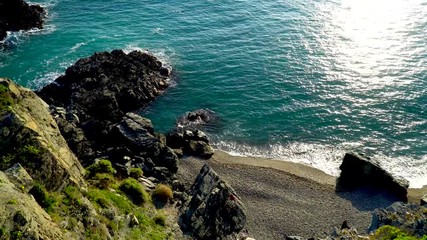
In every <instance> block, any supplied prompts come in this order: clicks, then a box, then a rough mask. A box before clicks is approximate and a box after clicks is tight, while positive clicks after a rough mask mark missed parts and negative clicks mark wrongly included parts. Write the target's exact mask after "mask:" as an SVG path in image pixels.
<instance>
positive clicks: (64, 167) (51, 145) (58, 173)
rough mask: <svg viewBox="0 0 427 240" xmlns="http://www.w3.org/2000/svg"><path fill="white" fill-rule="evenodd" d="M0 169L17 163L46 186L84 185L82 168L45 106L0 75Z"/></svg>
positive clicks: (41, 101) (24, 89)
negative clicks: (0, 101) (0, 102)
mask: <svg viewBox="0 0 427 240" xmlns="http://www.w3.org/2000/svg"><path fill="white" fill-rule="evenodd" d="M0 89H1V91H3V94H0V95H1V98H2V102H3V100H5V99H6V100H7V101H6V102H8V105H9V106H4V107H3V110H1V107H0V136H1V138H0V170H6V169H8V168H10V167H12V166H13V165H15V164H17V163H19V164H20V165H21V166H22V167H23V168H25V170H26V171H27V172H28V173H29V174H30V176H31V177H32V178H33V179H34V180H36V181H38V182H40V183H42V184H43V185H44V186H45V187H46V188H47V189H49V190H57V189H61V188H63V187H65V186H66V185H68V184H69V183H72V184H74V185H77V186H80V187H84V186H85V183H84V179H83V174H84V169H83V167H82V166H81V165H80V163H79V161H78V160H77V158H76V157H75V156H74V154H73V153H72V152H71V151H70V149H69V148H68V145H67V143H66V141H65V140H64V138H63V137H62V135H61V133H60V131H59V129H58V126H57V125H56V122H55V120H53V118H52V117H51V115H50V113H49V110H48V106H47V104H46V103H45V102H43V100H41V99H40V98H39V97H38V96H37V95H36V94H35V93H33V92H32V91H31V90H29V89H26V88H22V87H20V86H18V85H16V84H14V83H13V82H12V81H10V80H8V79H0Z"/></svg>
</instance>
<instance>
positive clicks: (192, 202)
mask: <svg viewBox="0 0 427 240" xmlns="http://www.w3.org/2000/svg"><path fill="white" fill-rule="evenodd" d="M179 214H180V215H179V224H180V226H181V228H182V229H183V231H184V232H190V233H191V234H192V235H193V237H194V238H195V239H223V238H224V237H226V236H228V235H230V234H232V233H236V232H239V231H240V230H242V229H243V228H244V226H245V224H246V212H245V208H244V206H243V203H242V202H241V200H240V198H239V197H238V196H237V194H236V192H235V191H234V190H233V188H231V187H230V186H229V185H228V184H227V183H226V182H225V181H224V180H222V179H221V177H220V176H219V175H218V174H217V173H216V172H215V171H214V170H213V169H212V168H211V167H209V166H208V165H204V166H203V167H202V169H201V170H200V173H199V175H198V176H197V178H196V180H195V182H194V184H193V186H192V187H191V189H190V191H189V197H188V199H187V200H186V201H185V202H184V203H183V205H182V206H181V208H180V210H179Z"/></svg>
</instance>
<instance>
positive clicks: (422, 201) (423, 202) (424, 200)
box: [420, 194, 427, 206]
mask: <svg viewBox="0 0 427 240" xmlns="http://www.w3.org/2000/svg"><path fill="white" fill-rule="evenodd" d="M420 205H421V206H424V205H427V194H426V195H424V196H423V197H422V198H421V199H420Z"/></svg>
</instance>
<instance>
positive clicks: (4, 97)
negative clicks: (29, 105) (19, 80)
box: [0, 84, 13, 112]
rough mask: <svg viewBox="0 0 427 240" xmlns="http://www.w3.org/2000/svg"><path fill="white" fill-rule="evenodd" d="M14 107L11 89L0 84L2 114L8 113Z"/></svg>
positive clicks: (0, 110)
mask: <svg viewBox="0 0 427 240" xmlns="http://www.w3.org/2000/svg"><path fill="white" fill-rule="evenodd" d="M12 105H13V99H12V97H11V95H10V91H9V88H8V87H7V86H5V85H2V84H0V112H3V111H7V110H8V108H9V106H12Z"/></svg>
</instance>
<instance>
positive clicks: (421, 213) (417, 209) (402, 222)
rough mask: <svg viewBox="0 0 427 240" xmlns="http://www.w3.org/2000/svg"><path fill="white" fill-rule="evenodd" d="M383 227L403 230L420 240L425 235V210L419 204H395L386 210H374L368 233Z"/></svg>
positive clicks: (426, 216)
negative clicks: (388, 226) (387, 226)
mask: <svg viewBox="0 0 427 240" xmlns="http://www.w3.org/2000/svg"><path fill="white" fill-rule="evenodd" d="M384 225H390V226H393V227H397V228H400V229H403V230H405V231H406V232H408V233H409V234H410V235H414V236H417V237H419V238H421V237H423V236H425V235H427V208H426V207H424V206H420V205H419V204H412V203H402V202H395V203H393V204H392V205H391V206H389V207H387V208H378V209H375V210H374V211H373V212H372V221H371V225H370V227H369V232H373V231H375V230H376V229H378V228H380V227H381V226H384Z"/></svg>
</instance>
